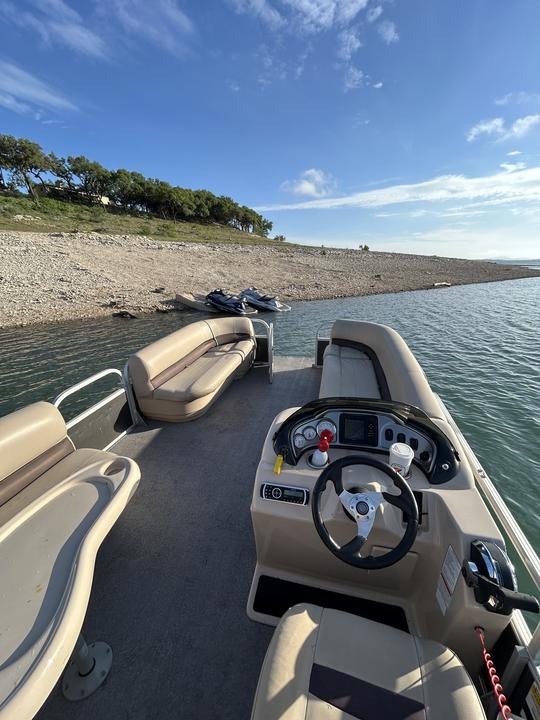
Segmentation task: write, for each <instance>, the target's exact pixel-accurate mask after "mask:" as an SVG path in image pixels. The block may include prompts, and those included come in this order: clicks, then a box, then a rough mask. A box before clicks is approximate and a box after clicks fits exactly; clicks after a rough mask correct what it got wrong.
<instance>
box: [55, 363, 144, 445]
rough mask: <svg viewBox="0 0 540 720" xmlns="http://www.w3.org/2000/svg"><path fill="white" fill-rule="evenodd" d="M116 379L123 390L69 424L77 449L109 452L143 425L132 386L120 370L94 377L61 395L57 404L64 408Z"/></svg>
mask: <svg viewBox="0 0 540 720" xmlns="http://www.w3.org/2000/svg"><path fill="white" fill-rule="evenodd" d="M110 376H112V377H116V379H117V382H118V383H119V385H120V387H118V388H117V389H116V390H114V391H113V392H112V393H109V394H107V395H106V396H105V397H104V398H102V399H101V400H99V401H98V402H97V403H94V404H93V405H91V406H90V407H88V408H86V409H85V410H83V411H82V412H80V413H79V414H78V415H76V416H75V417H74V418H71V419H70V420H68V421H67V422H66V427H67V430H68V434H69V436H70V437H71V439H72V440H73V442H74V444H75V446H76V447H95V448H97V449H100V450H109V449H110V448H111V447H112V446H113V445H114V444H115V443H116V442H118V440H120V438H122V437H124V435H126V433H128V432H129V431H130V430H131V429H132V428H133V427H134V426H135V425H138V424H139V423H141V422H142V418H141V417H140V415H139V412H138V410H137V404H136V402H135V397H134V395H133V390H132V388H131V384H130V383H128V382H126V380H125V377H124V375H123V374H122V373H121V372H120V370H117V369H116V368H107V369H106V370H101V371H100V372H97V373H95V374H94V375H90V377H87V378H85V379H84V380H81V381H80V382H78V383H76V384H75V385H72V386H71V387H69V388H67V389H66V390H64V391H63V392H61V393H60V394H59V395H58V396H57V397H56V398H55V399H54V401H53V404H54V405H55V407H57V408H59V409H60V406H61V404H62V403H63V402H64V401H65V400H66V399H67V398H69V397H71V396H73V395H75V394H77V393H79V392H80V391H81V390H83V389H84V388H87V387H88V386H90V385H93V384H94V383H97V382H99V381H100V380H102V379H103V378H106V377H110Z"/></svg>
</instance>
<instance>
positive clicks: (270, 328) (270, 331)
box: [250, 318, 274, 382]
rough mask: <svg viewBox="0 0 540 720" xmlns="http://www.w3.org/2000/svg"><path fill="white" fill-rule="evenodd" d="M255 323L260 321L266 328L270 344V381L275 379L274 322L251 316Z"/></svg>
mask: <svg viewBox="0 0 540 720" xmlns="http://www.w3.org/2000/svg"><path fill="white" fill-rule="evenodd" d="M250 320H251V322H252V323H253V324H255V323H259V325H262V326H263V328H264V330H265V335H266V343H267V346H268V381H269V382H272V381H273V379H274V323H267V322H266V321H265V320H261V319H259V318H250Z"/></svg>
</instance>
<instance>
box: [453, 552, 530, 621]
mask: <svg viewBox="0 0 540 720" xmlns="http://www.w3.org/2000/svg"><path fill="white" fill-rule="evenodd" d="M461 572H462V574H463V577H464V578H465V583H466V584H467V585H468V587H472V588H473V589H474V597H475V600H476V601H477V602H478V603H480V604H481V605H483V606H484V607H485V608H486V610H488V611H489V612H492V613H498V614H499V615H510V614H511V613H512V610H526V611H527V612H533V613H538V612H540V605H539V604H538V600H537V599H536V598H535V597H534V596H533V595H527V594H526V593H521V592H517V591H516V590H509V589H508V588H505V587H501V585H499V584H498V583H497V582H495V581H494V580H491V579H490V578H488V577H486V576H485V575H481V574H480V572H479V570H478V567H477V565H476V564H475V563H473V562H470V561H469V562H465V563H464V564H463V567H462V568H461Z"/></svg>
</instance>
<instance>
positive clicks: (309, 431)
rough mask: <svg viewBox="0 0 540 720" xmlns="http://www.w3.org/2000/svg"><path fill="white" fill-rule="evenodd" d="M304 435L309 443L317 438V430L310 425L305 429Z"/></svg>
mask: <svg viewBox="0 0 540 720" xmlns="http://www.w3.org/2000/svg"><path fill="white" fill-rule="evenodd" d="M303 435H304V437H305V438H306V440H308V441H311V440H315V438H316V437H317V431H316V430H315V428H314V427H311V425H308V427H307V428H304V432H303Z"/></svg>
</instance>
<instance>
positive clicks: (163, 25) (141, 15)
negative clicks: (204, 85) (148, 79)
mask: <svg viewBox="0 0 540 720" xmlns="http://www.w3.org/2000/svg"><path fill="white" fill-rule="evenodd" d="M97 4H98V7H99V10H100V12H101V14H102V15H106V16H107V15H109V16H112V17H113V18H114V19H115V20H116V21H117V22H118V23H119V25H120V27H121V28H122V30H123V31H124V33H125V35H126V36H127V37H130V36H132V37H134V38H143V39H144V40H146V41H147V42H151V43H152V44H154V45H156V46H157V47H159V48H160V49H164V50H166V51H168V52H170V53H172V54H174V55H181V54H183V53H184V52H185V51H186V47H187V45H186V40H187V38H188V37H189V36H191V35H192V34H193V32H194V29H195V28H194V25H193V23H192V22H191V20H190V19H189V17H188V16H187V15H186V13H185V12H184V11H183V10H182V9H181V8H180V5H179V4H178V2H176V0H152V2H147V0H97Z"/></svg>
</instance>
